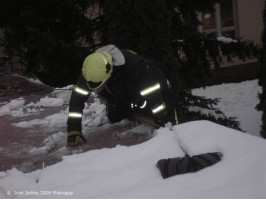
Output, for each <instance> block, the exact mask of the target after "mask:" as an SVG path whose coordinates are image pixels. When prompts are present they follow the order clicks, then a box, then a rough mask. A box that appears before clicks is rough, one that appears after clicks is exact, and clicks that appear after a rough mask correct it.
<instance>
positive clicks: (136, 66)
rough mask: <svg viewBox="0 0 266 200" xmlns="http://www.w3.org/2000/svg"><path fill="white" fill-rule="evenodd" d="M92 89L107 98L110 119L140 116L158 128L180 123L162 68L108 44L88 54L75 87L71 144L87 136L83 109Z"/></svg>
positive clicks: (70, 111)
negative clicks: (83, 123) (84, 127)
mask: <svg viewBox="0 0 266 200" xmlns="http://www.w3.org/2000/svg"><path fill="white" fill-rule="evenodd" d="M91 92H96V93H97V94H99V95H100V96H101V97H103V98H104V99H106V100H107V105H106V113H107V117H108V119H109V121H110V122H113V123H114V122H118V121H121V120H122V119H124V118H128V119H131V120H132V119H133V120H136V119H137V120H139V121H142V122H148V123H150V124H152V125H153V126H154V127H156V128H158V127H160V126H163V125H164V124H166V123H167V122H171V123H172V124H176V123H177V117H176V112H175V108H174V102H173V95H172V94H171V93H170V90H169V84H168V81H167V79H166V78H165V76H164V75H163V73H162V72H161V70H160V69H159V68H158V67H157V66H155V65H154V64H153V63H152V62H151V61H150V60H148V59H147V58H145V57H143V56H140V55H138V54H137V53H135V52H133V51H131V50H124V49H118V48H117V47H116V46H114V45H107V46H104V47H101V48H99V49H97V50H96V51H95V53H92V54H90V55H89V56H87V57H86V59H85V60H84V62H83V67H82V75H81V76H80V77H79V79H78V81H77V84H76V85H75V87H74V89H73V92H72V95H71V98H70V103H69V115H68V121H67V125H68V130H67V131H68V138H67V142H68V145H70V146H76V145H78V144H79V139H80V138H81V139H83V138H84V137H83V135H82V128H81V121H82V110H83V109H84V103H85V101H86V100H87V99H88V97H89V95H90V93H91Z"/></svg>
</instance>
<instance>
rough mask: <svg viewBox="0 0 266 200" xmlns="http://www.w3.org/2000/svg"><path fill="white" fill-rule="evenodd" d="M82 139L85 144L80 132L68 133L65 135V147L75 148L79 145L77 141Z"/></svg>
mask: <svg viewBox="0 0 266 200" xmlns="http://www.w3.org/2000/svg"><path fill="white" fill-rule="evenodd" d="M80 138H81V139H82V140H83V141H84V142H87V140H86V139H85V137H84V136H83V134H82V133H81V132H80V131H70V132H69V133H68V134H67V145H68V146H77V145H78V144H79V139H80Z"/></svg>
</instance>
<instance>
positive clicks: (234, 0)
mask: <svg viewBox="0 0 266 200" xmlns="http://www.w3.org/2000/svg"><path fill="white" fill-rule="evenodd" d="M231 1H232V4H233V20H234V25H233V26H228V27H224V28H223V27H222V15H221V5H220V3H215V4H214V14H215V24H216V28H215V29H209V30H203V26H202V25H200V26H199V27H198V30H199V31H200V32H201V33H207V34H210V33H216V34H217V38H218V37H223V32H225V31H235V37H239V22H238V12H237V11H238V9H237V7H238V6H237V0H231ZM198 19H199V21H200V22H202V12H200V13H198Z"/></svg>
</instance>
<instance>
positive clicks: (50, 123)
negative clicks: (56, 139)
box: [12, 109, 68, 128]
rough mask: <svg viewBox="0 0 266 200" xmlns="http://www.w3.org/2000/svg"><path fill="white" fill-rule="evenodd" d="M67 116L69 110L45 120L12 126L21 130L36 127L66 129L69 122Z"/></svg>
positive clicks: (35, 120)
mask: <svg viewBox="0 0 266 200" xmlns="http://www.w3.org/2000/svg"><path fill="white" fill-rule="evenodd" d="M67 114H68V109H66V110H64V111H61V112H59V113H56V114H53V115H49V116H47V117H45V118H43V119H34V120H31V121H23V122H18V123H14V124H12V125H13V126H15V127H20V128H32V127H34V126H42V127H43V128H44V127H46V128H59V127H65V126H66V122H67Z"/></svg>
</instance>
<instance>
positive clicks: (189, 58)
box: [103, 0, 258, 129]
mask: <svg viewBox="0 0 266 200" xmlns="http://www.w3.org/2000/svg"><path fill="white" fill-rule="evenodd" d="M215 2H219V0H205V1H198V0H169V1H165V0H153V1H148V0H135V1H130V0H108V1H104V11H103V12H104V20H105V22H104V23H105V31H104V36H105V37H104V40H103V41H104V42H105V43H113V44H115V45H117V46H118V47H120V48H128V49H131V50H133V51H136V52H138V53H139V54H141V55H144V56H146V57H148V58H149V59H151V60H152V61H154V62H155V63H156V64H157V65H159V66H160V68H161V69H162V70H163V72H164V73H165V74H166V76H167V78H168V80H170V82H171V85H172V91H173V93H175V94H176V96H177V101H176V102H177V109H178V117H179V122H186V121H191V120H195V119H197V120H198V119H208V120H211V121H215V122H218V123H221V124H224V125H226V126H229V127H232V128H236V129H239V124H238V122H237V121H235V119H234V118H229V119H228V118H226V117H225V116H224V114H223V113H222V112H221V111H219V110H217V109H214V108H213V106H214V105H216V104H217V102H218V100H217V99H214V100H211V99H205V98H202V97H196V96H193V95H192V94H191V92H190V88H192V87H195V86H204V80H205V78H206V77H207V76H209V75H210V70H211V66H215V67H216V68H218V67H219V66H220V63H221V60H222V57H226V58H227V60H228V61H231V60H232V58H234V57H238V58H240V59H242V60H244V59H246V58H253V57H255V56H256V55H257V53H258V50H257V47H255V46H254V44H253V43H252V42H242V41H240V39H238V42H233V43H229V44H225V43H223V42H220V41H218V40H217V39H216V38H211V37H209V36H206V35H204V34H202V33H200V32H198V29H197V27H198V25H200V21H199V20H198V17H197V12H210V11H213V10H214V3H215ZM195 108H201V109H195ZM203 112H204V113H205V114H203Z"/></svg>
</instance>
